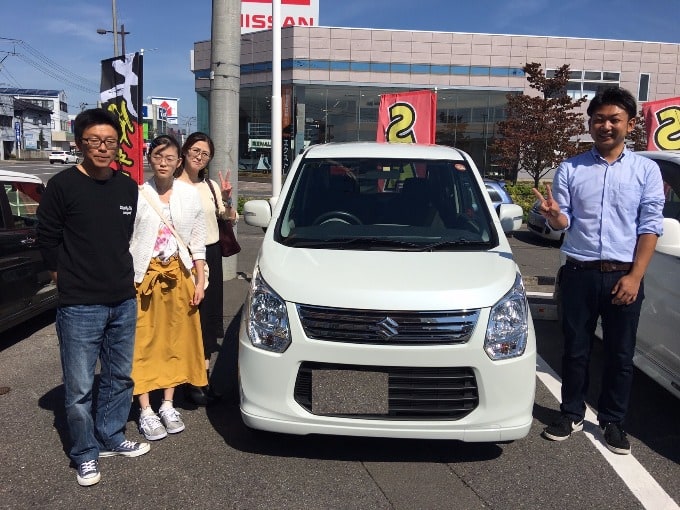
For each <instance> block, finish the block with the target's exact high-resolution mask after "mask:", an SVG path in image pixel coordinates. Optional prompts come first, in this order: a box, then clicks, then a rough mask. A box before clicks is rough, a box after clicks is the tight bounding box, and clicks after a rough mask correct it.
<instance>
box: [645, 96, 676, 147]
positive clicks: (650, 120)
mask: <svg viewBox="0 0 680 510" xmlns="http://www.w3.org/2000/svg"><path fill="white" fill-rule="evenodd" d="M642 115H643V116H644V118H645V131H646V132H647V150H648V151H667V150H679V149H680V97H672V98H670V99H661V100H659V101H650V102H649V103H645V104H644V105H643V107H642Z"/></svg>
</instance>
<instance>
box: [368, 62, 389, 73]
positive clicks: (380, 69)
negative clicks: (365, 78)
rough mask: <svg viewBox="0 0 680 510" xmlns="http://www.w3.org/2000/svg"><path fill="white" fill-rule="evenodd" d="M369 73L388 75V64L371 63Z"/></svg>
mask: <svg viewBox="0 0 680 510" xmlns="http://www.w3.org/2000/svg"><path fill="white" fill-rule="evenodd" d="M371 71H373V72H374V73H389V72H390V64H388V63H387V62H371Z"/></svg>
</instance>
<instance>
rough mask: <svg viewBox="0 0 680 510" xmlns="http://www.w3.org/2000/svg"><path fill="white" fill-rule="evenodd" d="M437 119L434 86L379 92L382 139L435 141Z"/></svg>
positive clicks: (411, 141)
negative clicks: (403, 90)
mask: <svg viewBox="0 0 680 510" xmlns="http://www.w3.org/2000/svg"><path fill="white" fill-rule="evenodd" d="M436 123H437V94H436V93H435V92H434V91H432V90H416V91H412V92H399V93H397V94H383V95H381V96H380V107H379V109H378V136H377V140H378V141H379V142H401V143H434V139H435V126H436Z"/></svg>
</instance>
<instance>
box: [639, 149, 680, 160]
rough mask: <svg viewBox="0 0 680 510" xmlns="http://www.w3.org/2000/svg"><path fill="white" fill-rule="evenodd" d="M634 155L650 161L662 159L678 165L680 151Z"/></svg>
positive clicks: (641, 152)
mask: <svg viewBox="0 0 680 510" xmlns="http://www.w3.org/2000/svg"><path fill="white" fill-rule="evenodd" d="M635 154H639V155H640V156H645V157H647V158H650V159H663V160H666V161H675V162H676V163H680V151H676V150H673V151H635Z"/></svg>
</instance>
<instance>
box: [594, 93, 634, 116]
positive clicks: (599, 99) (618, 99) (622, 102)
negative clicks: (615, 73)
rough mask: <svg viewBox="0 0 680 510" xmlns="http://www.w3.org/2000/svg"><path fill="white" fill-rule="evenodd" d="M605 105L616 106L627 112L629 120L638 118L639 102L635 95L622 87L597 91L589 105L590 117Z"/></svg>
mask: <svg viewBox="0 0 680 510" xmlns="http://www.w3.org/2000/svg"><path fill="white" fill-rule="evenodd" d="M604 105H615V106H618V107H620V108H623V109H624V110H626V113H628V118H629V119H634V118H635V117H636V116H637V102H636V101H635V98H634V97H633V94H631V93H630V92H628V91H627V90H626V89H622V88H621V87H605V88H603V89H600V90H598V91H597V94H596V95H595V97H594V98H593V99H592V100H591V101H590V104H589V105H588V110H587V112H588V117H592V116H593V112H595V111H596V110H598V109H599V108H600V107H602V106H604Z"/></svg>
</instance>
